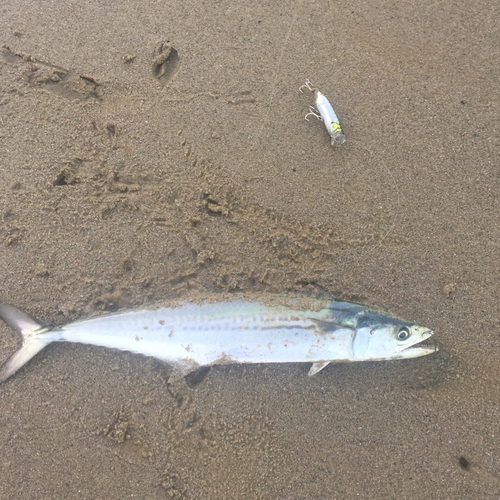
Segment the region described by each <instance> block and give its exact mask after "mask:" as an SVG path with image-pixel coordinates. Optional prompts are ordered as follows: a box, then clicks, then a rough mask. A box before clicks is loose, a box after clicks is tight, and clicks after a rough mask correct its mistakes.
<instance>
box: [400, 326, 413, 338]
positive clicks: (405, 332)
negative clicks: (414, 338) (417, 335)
mask: <svg viewBox="0 0 500 500" xmlns="http://www.w3.org/2000/svg"><path fill="white" fill-rule="evenodd" d="M409 336H410V330H408V328H406V327H405V326H404V327H403V328H401V330H399V332H398V339H399V340H406V339H407V338H408V337H409Z"/></svg>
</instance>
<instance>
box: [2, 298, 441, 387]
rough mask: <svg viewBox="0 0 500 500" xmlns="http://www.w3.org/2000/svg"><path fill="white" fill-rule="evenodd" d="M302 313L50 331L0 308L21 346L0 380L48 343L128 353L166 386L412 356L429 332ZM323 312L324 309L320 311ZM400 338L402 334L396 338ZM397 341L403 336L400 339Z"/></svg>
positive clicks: (193, 311)
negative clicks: (241, 371) (164, 378)
mask: <svg viewBox="0 0 500 500" xmlns="http://www.w3.org/2000/svg"><path fill="white" fill-rule="evenodd" d="M314 305H315V306H318V307H315V308H314V310H302V309H298V308H297V309H296V308H293V304H291V305H290V307H286V306H282V305H278V306H269V305H264V304H262V303H259V302H244V301H241V300H236V301H233V302H221V303H215V304H203V305H195V304H185V305H182V306H180V307H176V308H160V309H156V310H147V309H146V310H132V311H125V312H117V313H114V314H107V315H104V316H98V317H94V318H90V319H85V320H78V321H75V322H72V323H69V324H67V325H64V326H60V327H50V326H48V325H46V324H45V323H42V322H39V321H37V320H35V319H34V318H32V317H31V316H29V315H28V314H26V313H24V312H23V311H20V310H19V309H17V308H15V307H13V306H10V305H8V304H5V303H1V302H0V318H2V319H3V320H4V321H6V322H7V323H8V324H9V325H10V326H12V327H14V328H15V329H17V330H18V331H20V332H21V333H22V334H23V337H24V344H23V347H22V348H21V349H20V350H19V351H18V352H17V353H15V354H14V355H13V356H12V358H10V360H8V361H7V362H6V363H5V364H4V365H3V366H2V367H1V368H0V382H1V381H3V380H5V379H6V378H8V377H9V376H11V375H12V374H13V373H15V371H17V370H18V369H19V368H20V367H21V366H22V365H24V364H25V363H26V362H27V361H28V360H29V359H30V358H31V357H33V356H34V355H35V354H36V353H37V352H39V351H40V350H41V349H43V347H45V346H46V345H47V344H49V343H51V342H78V343H83V344H92V345H99V346H105V347H110V348H114V349H120V350H123V351H131V352H135V353H139V354H143V355H146V356H152V357H155V358H157V359H160V360H163V361H166V362H168V363H169V364H171V365H172V367H173V372H172V374H171V376H170V379H169V380H170V381H171V382H172V381H175V380H177V379H179V378H182V377H183V376H184V375H186V374H187V373H189V372H191V371H193V370H195V369H196V368H198V367H200V366H209V365H215V364H227V363H284V362H286V363H291V362H309V363H313V366H312V368H311V370H310V373H309V374H310V375H313V374H314V373H317V372H318V371H319V370H321V369H322V368H323V367H324V366H326V365H327V364H328V363H329V362H331V361H366V360H380V359H398V358H409V357H417V356H422V355H425V354H429V353H431V352H434V351H435V350H436V348H435V347H434V346H428V345H424V346H416V345H415V344H418V343H419V342H421V341H423V340H426V339H427V338H429V337H430V336H431V335H432V334H433V332H432V330H430V329H428V328H425V327H421V326H418V325H415V324H413V323H411V322H407V321H403V320H399V319H395V318H393V317H391V316H390V315H389V314H387V313H381V312H377V311H374V310H370V309H368V308H366V307H364V306H361V305H359V304H352V303H349V302H328V303H323V302H319V301H318V302H315V303H314ZM321 306H323V307H321ZM402 332H403V333H402ZM403 337H404V338H403Z"/></svg>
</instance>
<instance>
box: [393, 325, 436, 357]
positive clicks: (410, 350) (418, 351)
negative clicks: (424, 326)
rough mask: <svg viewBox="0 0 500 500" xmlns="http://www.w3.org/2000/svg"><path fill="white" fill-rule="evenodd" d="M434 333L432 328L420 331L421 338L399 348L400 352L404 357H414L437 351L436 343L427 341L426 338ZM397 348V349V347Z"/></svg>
mask: <svg viewBox="0 0 500 500" xmlns="http://www.w3.org/2000/svg"><path fill="white" fill-rule="evenodd" d="M433 335H434V332H433V331H432V330H427V331H426V332H424V333H422V335H421V339H420V340H419V341H418V342H415V344H412V345H409V346H406V347H403V348H402V349H400V353H401V355H402V356H403V357H405V358H416V357H418V356H425V355H427V354H432V353H433V352H437V351H439V348H438V346H437V345H435V344H433V343H432V342H428V339H429V338H430V337H432V336H433ZM398 350H399V349H398Z"/></svg>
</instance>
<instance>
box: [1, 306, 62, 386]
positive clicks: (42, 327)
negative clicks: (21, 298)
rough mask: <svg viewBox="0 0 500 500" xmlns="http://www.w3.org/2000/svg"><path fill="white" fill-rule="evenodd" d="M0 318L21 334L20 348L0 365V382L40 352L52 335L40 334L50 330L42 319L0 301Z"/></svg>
mask: <svg viewBox="0 0 500 500" xmlns="http://www.w3.org/2000/svg"><path fill="white" fill-rule="evenodd" d="M0 319H2V320H3V321H5V323H7V324H8V325H9V326H10V327H12V328H13V329H14V330H16V331H18V332H19V333H20V334H21V335H22V336H23V345H22V347H21V349H19V350H18V351H17V352H15V353H14V354H13V355H12V356H11V357H10V358H9V359H8V360H7V361H6V362H5V363H4V364H3V365H2V366H1V367H0V383H2V382H3V381H4V380H7V379H8V378H9V377H10V376H11V375H14V373H16V372H17V371H18V370H19V369H20V368H21V367H22V366H24V365H25V364H26V363H27V362H28V361H29V360H30V359H31V358H32V357H33V356H35V355H36V354H37V353H38V352H40V351H41V350H42V349H43V348H44V347H45V346H46V345H47V344H50V342H52V340H53V337H52V336H47V335H45V336H41V334H43V333H47V332H49V331H50V330H51V327H50V326H49V325H48V324H47V323H44V322H43V321H38V320H37V319H35V318H33V317H31V316H30V315H29V314H27V313H25V312H23V311H21V310H20V309H17V307H14V306H11V305H9V304H5V303H4V302H0Z"/></svg>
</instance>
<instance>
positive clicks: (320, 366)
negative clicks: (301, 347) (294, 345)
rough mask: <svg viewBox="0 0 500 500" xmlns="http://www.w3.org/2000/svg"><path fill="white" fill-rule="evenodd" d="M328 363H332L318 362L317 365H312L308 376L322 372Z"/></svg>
mask: <svg viewBox="0 0 500 500" xmlns="http://www.w3.org/2000/svg"><path fill="white" fill-rule="evenodd" d="M328 363H330V361H316V363H313V364H312V366H311V369H310V370H309V373H308V375H309V376H310V377H312V376H313V375H316V373H318V372H320V371H321V370H322V369H323V368H324V367H325V366H326V365H327V364H328Z"/></svg>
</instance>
